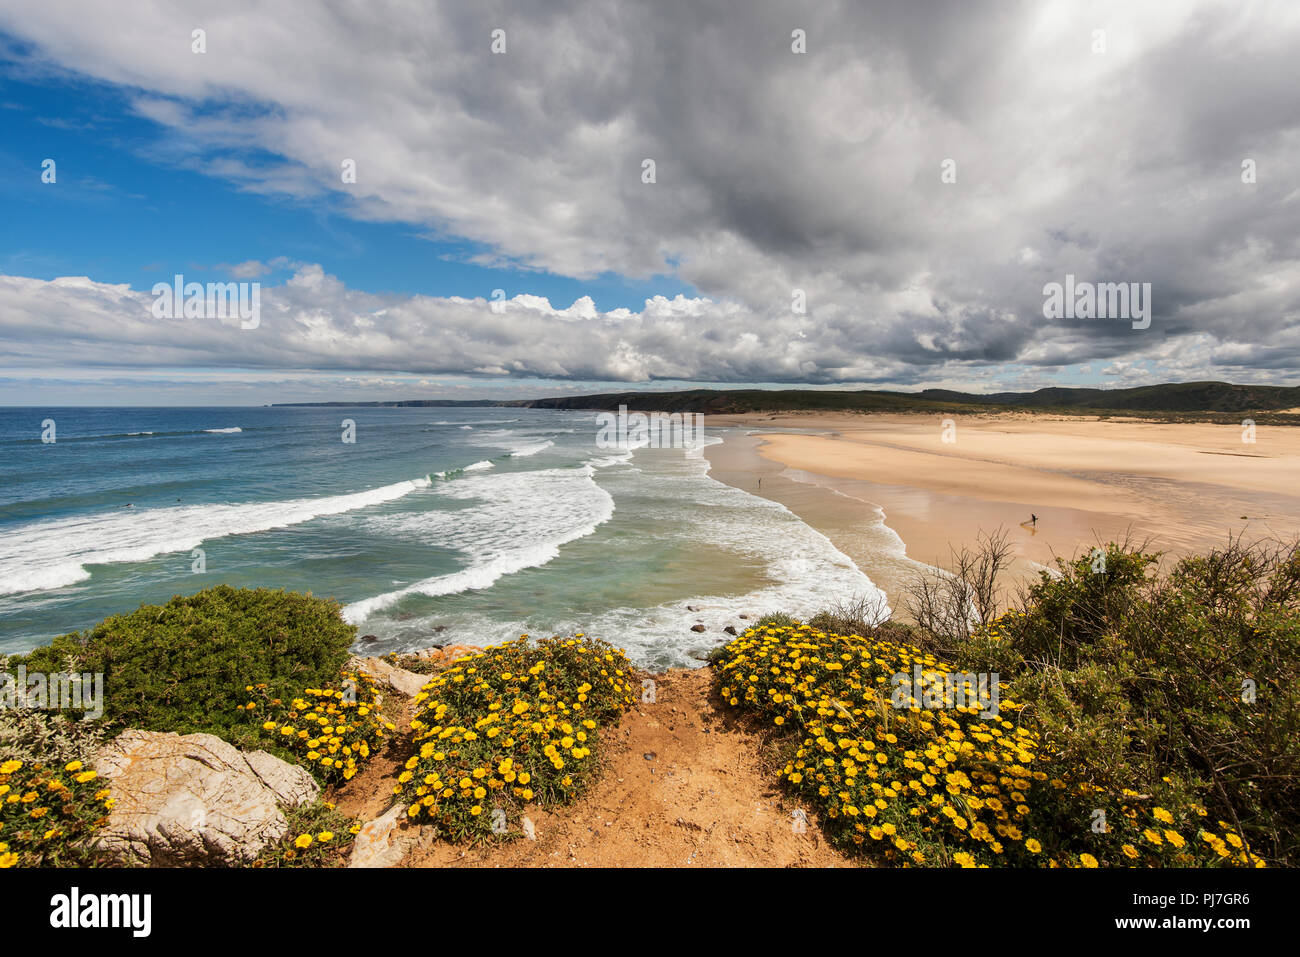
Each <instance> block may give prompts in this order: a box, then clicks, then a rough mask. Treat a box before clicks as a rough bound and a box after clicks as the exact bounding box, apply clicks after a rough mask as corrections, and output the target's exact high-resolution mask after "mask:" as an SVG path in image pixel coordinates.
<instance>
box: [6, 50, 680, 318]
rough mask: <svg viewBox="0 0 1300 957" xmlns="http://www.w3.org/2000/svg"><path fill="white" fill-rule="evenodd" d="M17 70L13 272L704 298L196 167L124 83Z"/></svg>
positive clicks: (600, 302)
mask: <svg viewBox="0 0 1300 957" xmlns="http://www.w3.org/2000/svg"><path fill="white" fill-rule="evenodd" d="M9 40H10V42H13V41H12V38H9ZM16 72H19V71H16V70H15V69H14V68H13V67H12V65H10V66H9V68H8V69H7V70H5V71H4V72H2V73H0V199H2V200H3V203H4V210H5V215H4V217H3V219H0V272H4V273H10V274H21V275H25V276H33V277H39V278H45V279H53V278H54V277H56V276H89V277H91V278H93V279H96V280H98V281H101V282H107V283H127V284H129V285H131V286H133V287H135V288H141V287H142V286H150V285H152V284H153V282H154V280H155V278H156V277H157V275H158V274H160V273H161V274H165V275H166V274H174V273H183V274H184V275H185V276H186V279H187V280H189V279H193V280H195V281H198V282H207V281H209V280H218V279H223V278H227V276H228V270H225V269H222V268H220V267H221V266H223V265H228V264H237V263H241V262H245V261H248V260H261V261H269V260H272V259H275V258H277V257H287V258H288V259H290V260H295V261H304V262H313V263H320V264H321V265H322V266H324V267H325V269H326V271H327V272H329V273H331V274H333V275H335V276H337V277H339V278H340V279H341V280H343V281H344V282H345V283H346V284H347V285H348V286H349V287H351V288H355V289H362V290H366V291H370V292H394V293H404V294H408V295H417V294H418V295H432V296H464V297H467V298H472V297H475V296H488V295H490V294H491V292H492V290H495V289H502V290H503V291H504V292H505V293H506V295H507V296H508V297H509V296H514V295H515V294H517V293H529V294H532V295H537V296H545V297H547V298H548V299H550V300H551V302H552V303H553V304H555V305H556V306H559V307H563V306H567V305H569V304H570V303H572V302H573V301H574V300H575V299H578V298H579V297H581V296H584V295H587V296H590V297H591V298H592V299H593V300H594V302H595V304H596V306H597V308H599V309H601V310H602V311H607V310H610V309H616V308H620V307H622V308H630V309H640V308H641V306H642V305H643V304H644V302H645V299H646V298H647V297H649V296H653V295H656V294H659V295H666V296H669V297H672V296H675V295H677V294H678V293H683V294H686V295H689V296H693V295H695V291H694V290H693V289H692V288H691V287H690V286H688V285H687V284H685V283H683V282H681V281H680V280H678V279H676V278H674V277H670V276H659V277H655V278H654V279H653V280H650V281H629V280H626V279H624V278H622V277H620V276H618V275H615V274H612V273H606V274H603V275H600V276H598V277H596V278H594V279H585V280H577V279H572V278H568V277H565V276H558V275H555V274H554V273H550V272H546V271H540V270H525V269H511V268H487V267H484V266H479V265H475V264H473V263H471V262H468V261H467V260H468V259H469V257H471V256H472V255H474V254H475V253H476V252H482V251H483V248H482V247H481V246H475V245H473V244H469V243H465V242H455V241H451V242H447V241H435V240H432V239H430V238H428V237H427V235H424V234H425V233H426V230H424V228H423V227H420V226H417V225H413V224H408V223H391V222H366V221H363V220H358V219H356V218H354V217H353V216H351V215H350V214H349V209H348V204H347V202H346V200H345V199H343V198H340V197H338V196H332V195H331V196H327V197H325V198H324V199H323V200H320V199H314V200H311V201H300V200H296V199H294V198H291V197H286V196H274V195H264V194H258V193H254V192H250V191H245V190H241V189H239V188H238V186H236V185H234V184H232V183H230V182H227V181H223V180H221V179H217V178H214V177H211V176H207V175H204V174H203V173H201V172H196V171H194V170H193V169H187V168H185V166H184V165H183V163H184V157H183V156H177V151H176V150H175V149H174V148H172V147H171V146H170V145H169V143H168V142H167V140H168V134H167V131H166V130H165V129H163V128H162V127H160V126H159V125H158V124H157V123H154V122H152V121H151V120H148V119H145V118H142V117H140V116H138V115H136V114H134V113H133V111H132V110H131V108H130V103H129V98H128V96H127V95H126V94H125V93H124V92H123V91H122V90H120V89H118V88H114V87H112V86H110V85H108V84H103V83H94V82H88V81H87V80H86V79H85V78H81V77H75V78H74V77H67V76H62V77H60V76H54V75H47V76H44V77H42V78H39V79H37V78H34V77H33V78H28V79H19V78H17V77H16V76H15V75H14V74H15V73H16ZM46 157H51V158H54V159H55V160H56V163H57V177H58V181H57V186H58V188H57V189H51V188H49V186H48V184H44V183H42V182H41V178H40V173H41V163H42V161H43V160H44V159H45V158H46ZM169 157H171V158H173V160H174V161H173V162H168V158H169ZM262 158H263V159H267V158H268V157H266V156H263V157H262ZM285 272H286V271H284V270H281V271H279V272H275V271H273V272H270V273H267V274H266V275H265V276H264V277H263V280H264V281H274V280H275V279H277V278H282V277H283V275H284V274H285Z"/></svg>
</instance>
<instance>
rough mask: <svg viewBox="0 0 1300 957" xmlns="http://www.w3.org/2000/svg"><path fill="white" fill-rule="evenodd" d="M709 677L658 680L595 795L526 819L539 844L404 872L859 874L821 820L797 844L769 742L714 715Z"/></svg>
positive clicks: (626, 727)
mask: <svg viewBox="0 0 1300 957" xmlns="http://www.w3.org/2000/svg"><path fill="white" fill-rule="evenodd" d="M710 677H711V673H710V670H709V669H708V668H704V669H700V670H697V671H687V670H677V671H670V672H667V673H666V674H663V675H661V676H658V677H657V678H656V679H655V681H656V689H655V692H656V693H655V698H656V701H655V703H653V704H642V705H640V706H638V708H636V709H634V710H632V711H629V712H628V713H627V714H625V715H624V716H623V720H622V721H621V723H620V724H619V726H618V728H616V729H615V730H614V732H613V733H612V734H611V735H610V736H609V737H608V738H607V739H606V741H605V749H606V767H605V769H604V772H603V773H602V775H601V777H600V780H599V781H597V783H596V784H595V785H594V786H593V787H592V789H591V791H589V792H588V793H587V795H586V796H585V797H584V798H583V799H582V800H580V801H579V802H577V803H576V804H574V805H572V806H570V807H561V808H557V809H555V810H554V811H553V812H552V811H547V810H543V809H539V808H536V807H531V808H529V809H527V811H526V812H525V813H526V815H527V817H529V818H530V819H531V820H532V821H533V823H534V825H535V832H536V837H537V839H536V840H535V841H532V840H526V839H522V838H521V839H519V840H514V841H510V842H508V843H505V844H500V845H496V846H492V847H463V846H454V845H447V844H442V843H432V842H423V843H422V844H421V846H419V847H417V848H416V849H415V850H413V851H412V852H411V853H410V854H408V855H407V857H406V859H405V861H404V862H403V863H404V865H405V866H410V867H457V866H460V867H688V866H689V867H719V866H721V867H841V866H850V862H849V860H848V859H847V858H845V857H844V856H843V855H841V854H840V853H839V852H838V851H836V850H834V849H833V848H831V847H829V846H828V845H827V844H826V842H825V841H824V840H823V839H822V837H821V834H820V831H819V829H818V828H817V826H816V824H815V823H813V821H812V819H811V815H810V816H809V823H808V825H807V827H806V828H805V829H804V830H803V833H796V828H795V826H794V823H793V820H794V819H793V818H792V814H791V812H792V811H793V810H794V809H795V805H794V804H792V803H789V802H788V801H786V800H785V799H784V798H783V796H782V795H781V794H780V793H779V791H778V790H777V787H776V781H775V778H774V776H773V774H772V772H771V769H765V768H763V767H762V766H761V761H762V758H761V751H760V748H759V737H758V735H757V734H756V733H755V732H753V731H751V730H748V729H746V728H743V727H741V726H739V725H737V724H736V723H735V722H734V721H732V719H731V717H730V716H729V715H724V714H722V713H721V712H720V710H718V709H717V708H716V707H715V702H714V701H713V700H712V698H711V694H710ZM647 756H650V757H647ZM391 763H393V764H394V765H395V764H396V762H391ZM368 770H369V769H368ZM375 770H376V772H378V769H375ZM361 783H362V782H361V781H360V779H358V781H354V782H352V785H353V786H356V785H359V784H361ZM366 783H367V785H368V786H369V787H371V788H373V787H374V782H366ZM388 784H389V787H388V788H386V789H385V793H388V792H391V782H388ZM361 803H363V802H358V810H359V809H360V806H361ZM340 807H341V808H342V807H344V802H343V799H342V797H340ZM366 810H367V811H369V810H371V809H370V807H369V806H366ZM378 810H382V807H380V808H379V809H378ZM375 813H377V811H376V812H375Z"/></svg>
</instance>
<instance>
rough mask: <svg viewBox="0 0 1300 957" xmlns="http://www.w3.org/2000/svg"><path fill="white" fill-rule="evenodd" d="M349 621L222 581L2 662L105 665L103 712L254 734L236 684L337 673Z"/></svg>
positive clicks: (324, 679) (274, 687)
mask: <svg viewBox="0 0 1300 957" xmlns="http://www.w3.org/2000/svg"><path fill="white" fill-rule="evenodd" d="M355 637H356V628H355V627H354V626H352V625H348V624H346V623H345V622H344V621H343V620H342V618H340V617H339V606H338V604H337V603H336V602H333V601H325V600H322V599H319V598H313V597H311V596H310V595H302V594H297V593H293V592H284V591H276V590H271V589H268V588H258V589H237V588H231V587H229V586H226V585H219V586H217V587H215V588H209V589H207V590H205V591H201V592H199V593H198V594H195V595H190V596H186V597H182V596H179V595H178V596H177V597H175V598H173V599H172V600H171V601H169V602H168V603H167V604H165V605H161V606H160V605H142V606H141V607H140V608H138V609H137V610H136V611H134V612H131V613H130V614H127V615H115V616H113V617H112V618H107V619H105V620H104V621H102V622H100V623H99V624H98V625H96V626H95V627H94V628H91V629H90V630H89V631H86V632H82V633H75V632H74V633H72V634H67V635H62V636H61V637H59V638H56V639H54V641H53V642H51V643H50V644H49V645H47V646H45V647H42V648H37V649H36V650H35V651H33V652H31V653H30V654H28V655H25V656H18V657H15V658H12V659H11V660H10V662H9V669H10V670H11V671H12V670H13V669H15V668H17V666H19V665H24V664H25V665H26V666H27V669H28V671H29V672H32V671H41V672H46V673H59V672H67V671H76V672H91V673H100V672H102V673H103V675H104V721H105V723H106V725H108V726H109V727H133V728H143V729H145V730H153V731H175V732H178V733H181V734H189V733H193V732H199V731H206V732H210V733H213V734H217V735H219V736H221V737H223V738H225V739H226V740H228V741H231V742H233V743H249V742H250V741H251V740H255V737H256V735H255V734H254V731H255V729H254V728H252V727H251V726H250V725H249V724H248V722H247V721H246V719H245V716H244V710H245V709H244V705H245V703H246V701H247V697H246V693H245V692H244V690H243V689H244V688H245V687H247V686H248V685H254V686H257V685H263V686H265V689H266V692H267V694H268V695H269V696H270V697H273V698H274V697H278V698H284V699H287V698H290V697H291V696H292V695H294V694H295V693H296V692H297V691H298V690H299V689H301V688H304V687H310V686H316V687H326V686H330V685H333V684H335V683H337V681H338V678H339V672H340V671H341V669H342V667H343V663H344V661H345V660H346V659H347V656H348V647H349V646H350V645H351V644H352V641H353V639H354V638H355Z"/></svg>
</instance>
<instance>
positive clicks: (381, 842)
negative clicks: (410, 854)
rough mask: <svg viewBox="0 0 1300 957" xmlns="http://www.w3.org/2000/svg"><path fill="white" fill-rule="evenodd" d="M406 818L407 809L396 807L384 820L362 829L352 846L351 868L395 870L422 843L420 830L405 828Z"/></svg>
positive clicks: (376, 821) (387, 813)
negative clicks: (392, 868) (416, 845)
mask: <svg viewBox="0 0 1300 957" xmlns="http://www.w3.org/2000/svg"><path fill="white" fill-rule="evenodd" d="M405 817H406V808H405V807H404V806H403V805H401V804H394V805H393V806H392V807H390V808H389V809H388V810H387V811H385V812H384V814H383V815H382V816H381V817H377V818H375V819H374V820H373V821H367V822H366V823H365V824H363V825H361V830H360V831H358V832H357V836H356V840H354V841H353V842H352V853H351V854H350V855H348V867H394V866H396V865H397V864H398V863H399V862H400V861H401V860H402V858H403V857H405V856H406V852H407V851H409V850H410V849H411V848H412V847H414V846H415V843H416V841H418V840H419V833H420V832H419V829H418V828H414V827H403V826H402V820H403V818H405Z"/></svg>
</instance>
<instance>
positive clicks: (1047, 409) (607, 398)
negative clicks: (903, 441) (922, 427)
mask: <svg viewBox="0 0 1300 957" xmlns="http://www.w3.org/2000/svg"><path fill="white" fill-rule="evenodd" d="M348 406H351V407H357V408H385V407H387V408H406V407H410V408H449V407H462V408H470V407H475V408H514V409H557V410H565V411H593V412H605V411H616V410H617V409H618V408H619V407H620V406H626V407H627V408H628V409H629V410H632V411H640V412H650V411H662V412H702V413H706V414H713V415H743V414H746V413H759V412H765V413H775V412H821V413H829V412H860V413H880V412H889V413H909V412H910V413H952V414H971V413H982V414H997V413H1008V412H1040V413H1051V414H1057V415H1071V416H1081V415H1082V416H1087V415H1097V416H1117V415H1122V416H1132V417H1136V418H1142V419H1152V420H1156V421H1190V422H1219V423H1224V422H1233V421H1236V422H1240V421H1241V420H1242V417H1243V416H1250V417H1252V418H1253V419H1255V420H1257V421H1258V422H1260V423H1262V424H1268V425H1292V424H1300V387H1294V386H1291V387H1288V386H1263V385H1236V384H1233V383H1228V382H1169V383H1163V384H1160V385H1151V386H1138V387H1135V388H1130V389H1087V388H1079V389H1066V388H1047V389H1038V390H1036V391H1033V392H998V393H991V394H987V395H981V394H978V393H973V392H957V391H953V390H949V389H924V390H922V391H920V392H893V391H886V390H874V389H856V390H820V389H683V390H678V391H671V392H667V391H666V392H611V393H601V394H595V395H581V396H562V397H550V398H539V399H501V400H488V399H468V400H461V399H400V400H392V401H370V402H281V403H275V405H274V406H273V407H276V408H280V407H285V408H291V407H348Z"/></svg>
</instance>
